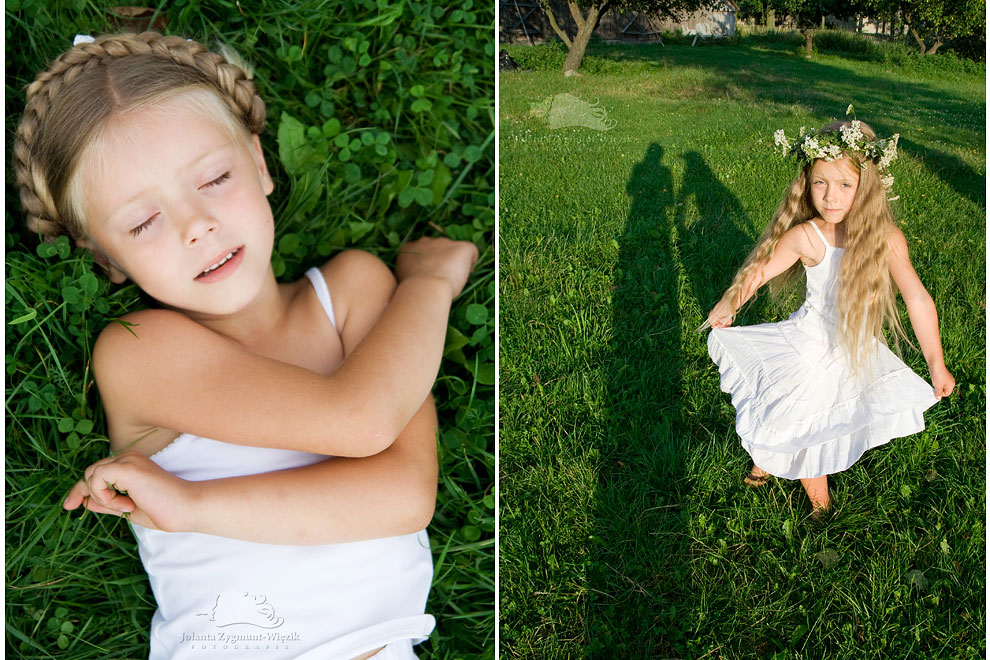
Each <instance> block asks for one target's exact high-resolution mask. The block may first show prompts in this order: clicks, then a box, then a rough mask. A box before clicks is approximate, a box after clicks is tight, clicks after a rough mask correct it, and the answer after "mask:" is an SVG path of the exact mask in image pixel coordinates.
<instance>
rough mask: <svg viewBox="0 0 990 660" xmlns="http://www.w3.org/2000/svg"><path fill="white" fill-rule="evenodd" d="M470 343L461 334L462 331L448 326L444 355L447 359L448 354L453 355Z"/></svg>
mask: <svg viewBox="0 0 990 660" xmlns="http://www.w3.org/2000/svg"><path fill="white" fill-rule="evenodd" d="M467 343H468V338H467V337H465V336H464V334H463V333H461V331H460V330H458V329H457V328H455V327H454V326H452V325H448V326H447V338H446V340H445V341H444V349H443V354H444V357H446V356H447V355H448V354H450V353H453V352H454V351H456V350H459V349H461V348H463V347H464V346H466V345H467Z"/></svg>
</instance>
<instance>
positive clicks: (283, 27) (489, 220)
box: [5, 0, 495, 660]
mask: <svg viewBox="0 0 990 660" xmlns="http://www.w3.org/2000/svg"><path fill="white" fill-rule="evenodd" d="M157 6H158V7H159V8H160V9H161V14H160V16H159V17H160V18H162V19H164V20H166V21H167V24H168V27H167V29H166V32H168V33H171V34H180V35H183V36H187V37H192V38H195V39H197V40H200V41H203V42H204V43H208V44H210V45H215V44H216V42H217V41H222V42H225V43H227V44H229V45H231V46H233V47H234V48H235V49H236V50H237V51H239V52H240V53H241V54H242V55H244V56H245V58H246V59H247V60H248V61H250V62H252V63H253V64H254V65H255V67H256V76H255V80H256V82H257V83H258V86H259V92H260V94H261V96H262V97H263V98H264V99H265V101H266V103H267V106H268V117H267V130H266V132H265V133H264V134H263V135H262V138H261V140H262V145H263V147H264V149H265V151H266V159H267V163H268V166H269V169H270V170H271V171H272V175H273V177H274V179H275V193H274V194H273V195H272V196H271V197H270V200H271V203H272V207H273V211H274V212H275V218H276V251H275V254H273V257H272V263H273V266H274V269H275V272H276V275H277V276H279V277H281V278H298V277H299V276H300V275H301V274H302V272H303V270H305V269H306V268H307V267H309V266H312V265H316V264H320V263H323V262H325V261H326V260H327V259H328V258H329V256H330V255H332V254H334V253H336V252H337V251H339V250H341V249H345V248H360V249H365V250H369V251H371V252H374V253H375V254H378V255H380V256H381V257H382V258H383V259H385V260H386V262H389V263H391V262H392V260H393V259H394V256H395V254H396V252H397V250H398V246H399V245H400V243H402V242H403V241H405V240H408V239H410V238H412V237H416V236H420V235H424V234H426V235H436V233H437V232H438V231H442V232H444V233H445V234H446V235H448V236H451V237H454V238H461V239H467V240H473V241H474V242H475V244H476V245H477V246H478V247H479V250H480V251H481V259H480V261H479V263H478V266H477V268H476V270H475V273H474V274H473V275H472V277H471V279H470V281H469V283H468V286H467V288H466V289H465V292H464V293H463V294H462V295H461V297H460V298H458V300H457V301H455V305H454V309H453V312H452V314H451V317H450V328H449V335H448V336H449V342H448V347H447V350H446V353H445V358H446V359H445V360H444V363H443V365H442V367H441V373H440V378H439V380H438V383H437V385H436V388H435V390H434V391H435V394H436V397H437V401H438V408H439V414H440V425H441V437H440V439H439V443H438V451H439V452H440V482H439V488H438V497H437V507H436V514H435V516H434V521H433V523H432V524H431V525H430V527H429V533H430V539H431V543H432V547H433V550H434V554H433V557H434V570H435V574H434V581H433V587H432V589H431V592H430V599H429V602H428V605H427V610H428V611H429V612H431V613H433V614H434V615H435V616H436V618H437V622H438V624H437V628H436V630H435V631H434V633H433V635H432V636H431V638H430V640H429V641H427V642H425V643H424V644H423V645H422V646H419V647H417V652H418V653H419V654H420V657H423V658H437V659H440V658H475V657H479V658H494V657H495V640H494V637H495V577H494V573H495V541H494V536H495V496H494V484H495V433H494V431H495V390H494V384H495V315H494V310H495V277H494V274H495V265H494V228H495V208H494V199H495V190H494V187H495V180H494V171H495V148H494V137H495V107H494V96H495V94H494V92H495V88H494V81H495V69H494V58H495V41H494V30H493V27H492V26H493V23H494V7H493V5H490V4H485V3H476V2H471V1H470V0H467V1H466V2H464V3H454V4H451V3H439V2H434V1H433V0H426V1H425V2H418V3H389V2H368V1H364V0H344V1H342V2H337V3H330V4H328V3H326V2H322V1H319V0H304V1H300V2H293V3H283V2H277V1H275V0H264V1H262V2H240V3H235V2H226V1H220V2H200V0H177V1H175V2H169V3H165V2H158V3H157ZM5 21H6V30H7V40H6V47H5V48H6V51H5V52H6V62H7V84H6V100H7V114H6V135H7V142H6V144H7V154H6V155H7V162H8V163H10V151H11V146H12V143H13V135H14V130H15V128H16V125H17V122H18V120H19V119H20V112H21V109H22V108H23V105H24V88H25V87H26V85H27V84H28V83H29V82H30V81H31V80H32V79H33V77H34V75H35V74H36V73H37V72H38V71H40V70H41V69H42V68H43V67H44V66H45V64H46V63H47V62H48V61H49V60H50V59H51V58H53V57H55V56H56V55H58V54H59V53H61V52H62V51H64V50H65V49H67V48H68V47H69V46H70V45H71V44H72V38H73V35H75V34H76V33H91V34H98V33H102V32H107V31H113V30H115V27H114V23H113V20H112V17H111V16H109V14H108V13H106V12H105V7H104V5H103V4H102V3H93V2H88V1H86V0H81V1H80V0H71V1H70V0H66V1H52V2H39V1H37V0H11V1H9V2H7V3H6V13H5ZM6 184H7V186H6V227H5V247H6V255H5V267H6V282H5V304H6V333H5V365H6V376H7V380H6V396H5V412H6V470H5V477H6V490H5V503H6V556H5V573H6V575H5V577H6V591H5V597H6V598H5V600H6V652H7V656H8V657H16V658H61V659H66V660H69V659H72V660H81V659H83V658H100V659H104V658H141V657H147V653H148V642H147V638H148V631H149V622H150V620H151V615H152V613H153V611H154V609H155V604H154V599H153V597H152V594H151V590H150V588H149V585H148V580H147V577H146V576H145V574H144V571H143V569H142V567H141V563H140V561H139V559H138V556H137V548H136V544H135V541H134V537H133V535H132V533H131V531H130V530H129V529H128V527H127V525H126V523H124V522H123V521H121V520H120V519H117V518H102V517H98V516H94V515H93V514H87V515H80V514H79V513H78V512H76V513H72V514H69V513H66V512H64V511H63V510H62V508H61V501H62V498H63V496H64V494H65V493H66V492H67V491H68V489H69V488H70V486H71V485H72V484H73V483H74V482H75V480H76V479H78V478H79V477H80V476H81V475H82V471H83V469H84V468H85V467H86V466H87V465H89V464H90V463H92V462H93V461H94V460H97V459H99V458H102V457H103V456H105V455H106V454H107V452H108V444H107V441H106V437H105V432H106V431H105V422H104V418H103V413H102V410H101V408H100V405H99V400H98V396H97V391H96V388H95V387H93V380H92V374H91V373H90V371H89V360H90V355H91V349H92V344H93V341H94V339H95V337H96V335H97V333H98V332H99V331H100V330H101V329H102V328H103V327H104V325H106V324H107V323H108V322H111V321H112V319H114V318H115V317H118V316H120V315H122V314H124V313H126V312H127V311H130V310H133V309H136V308H139V307H141V306H145V305H148V304H153V303H150V301H148V300H146V299H143V298H142V296H141V294H140V292H139V291H137V289H136V288H135V287H134V286H133V285H125V286H121V287H118V286H111V285H110V284H109V283H108V282H107V281H106V280H104V279H103V278H102V277H98V276H97V275H95V274H94V272H98V269H94V264H93V263H92V258H91V256H90V255H89V254H88V253H87V252H85V251H83V250H74V249H72V247H71V246H70V245H69V243H68V242H67V241H59V242H56V243H55V244H42V245H39V243H38V240H37V238H36V237H35V236H32V235H30V234H29V232H28V231H27V230H26V228H25V227H24V218H23V215H22V213H21V211H20V207H19V201H18V194H17V190H16V187H15V186H14V178H13V174H12V172H11V171H10V169H9V168H8V170H7V179H6Z"/></svg>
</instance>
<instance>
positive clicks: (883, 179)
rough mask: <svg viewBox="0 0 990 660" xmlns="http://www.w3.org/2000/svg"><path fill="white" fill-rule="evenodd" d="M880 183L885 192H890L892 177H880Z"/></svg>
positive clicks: (892, 182) (892, 183)
mask: <svg viewBox="0 0 990 660" xmlns="http://www.w3.org/2000/svg"><path fill="white" fill-rule="evenodd" d="M880 183H882V184H883V187H884V188H885V189H886V190H887V192H890V189H891V188H893V187H894V177H892V176H882V177H880Z"/></svg>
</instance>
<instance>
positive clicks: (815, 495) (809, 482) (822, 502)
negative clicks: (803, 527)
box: [801, 475, 832, 520]
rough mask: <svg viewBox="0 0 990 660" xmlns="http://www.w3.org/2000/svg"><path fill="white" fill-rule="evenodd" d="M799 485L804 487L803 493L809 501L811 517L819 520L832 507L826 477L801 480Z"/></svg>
mask: <svg viewBox="0 0 990 660" xmlns="http://www.w3.org/2000/svg"><path fill="white" fill-rule="evenodd" d="M801 485H802V486H804V492H806V493H807V494H808V499H809V500H811V517H812V518H813V519H815V520H821V519H822V518H823V517H824V516H825V514H826V513H827V512H828V510H829V509H830V508H831V507H832V498H831V496H830V495H829V492H828V476H827V475H825V476H821V477H815V478H813V479H802V480H801Z"/></svg>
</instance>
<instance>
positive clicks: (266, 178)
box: [251, 135, 275, 195]
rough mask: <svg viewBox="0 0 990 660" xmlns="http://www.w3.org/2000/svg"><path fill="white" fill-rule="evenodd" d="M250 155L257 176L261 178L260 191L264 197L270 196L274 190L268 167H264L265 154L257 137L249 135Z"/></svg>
mask: <svg viewBox="0 0 990 660" xmlns="http://www.w3.org/2000/svg"><path fill="white" fill-rule="evenodd" d="M251 155H252V156H254V163H255V165H257V166H258V175H259V176H260V177H261V189H262V190H264V191H265V194H266V195H271V194H272V191H273V190H275V184H274V183H272V177H271V176H270V175H269V174H268V167H267V166H266V165H265V152H264V151H262V149H261V140H260V139H258V136H257V135H251Z"/></svg>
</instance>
